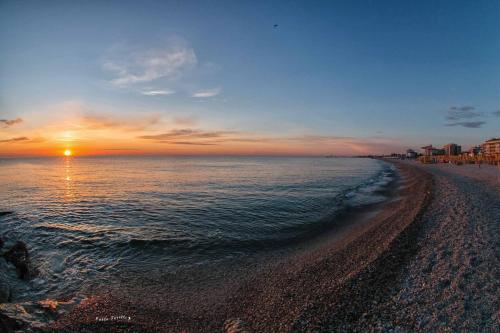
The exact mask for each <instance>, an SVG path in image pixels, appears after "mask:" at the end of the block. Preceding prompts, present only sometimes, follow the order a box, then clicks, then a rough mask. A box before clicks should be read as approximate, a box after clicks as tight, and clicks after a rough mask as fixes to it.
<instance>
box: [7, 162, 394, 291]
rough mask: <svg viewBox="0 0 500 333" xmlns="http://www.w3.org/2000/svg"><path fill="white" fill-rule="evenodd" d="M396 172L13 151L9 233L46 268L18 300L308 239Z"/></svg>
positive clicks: (366, 166)
mask: <svg viewBox="0 0 500 333" xmlns="http://www.w3.org/2000/svg"><path fill="white" fill-rule="evenodd" d="M394 176H395V175H394V170H393V168H392V167H391V165H389V164H387V163H385V162H383V161H379V160H375V159H369V158H324V157H315V158H306V157H68V158H2V159H0V211H9V212H12V213H11V214H8V215H4V216H0V237H1V238H2V239H3V240H4V241H5V242H6V245H5V246H4V249H3V250H5V249H6V248H8V246H10V245H11V244H12V243H13V242H14V241H17V240H21V241H23V242H25V243H26V244H27V246H28V248H29V251H30V257H31V262H32V264H33V266H34V267H35V268H36V271H37V275H36V276H35V277H34V278H33V279H31V280H30V281H26V282H18V283H17V285H16V291H15V292H16V293H15V295H14V296H15V299H16V300H24V299H33V298H35V299H44V298H55V299H57V298H61V297H67V296H68V295H70V294H75V293H82V292H85V290H86V289H87V288H89V286H91V285H95V284H106V283H112V281H113V280H114V279H116V278H117V277H119V276H120V275H122V274H124V273H125V272H126V273H127V274H131V272H132V274H135V273H134V272H136V274H141V272H142V274H144V272H152V271H155V270H157V269H159V268H161V269H162V270H163V271H175V270H178V269H180V268H186V267H191V266H200V265H208V264H212V265H213V264H214V263H215V264H216V263H217V262H218V261H223V260H233V261H238V260H240V259H242V258H245V257H247V256H256V255H257V256H258V255H259V253H266V252H268V251H273V250H275V249H279V248H285V247H287V246H290V245H292V244H297V243H300V242H302V241H303V240H304V239H310V238H311V237H315V235H317V234H321V233H322V232H324V231H325V230H328V228H330V226H331V225H333V224H334V222H335V219H336V218H337V217H338V216H339V214H341V213H342V212H343V211H345V210H346V209H356V208H358V207H362V206H366V205H370V204H374V203H378V202H381V201H383V200H386V197H385V196H384V195H383V194H382V191H381V189H383V188H384V187H385V186H387V185H388V184H389V183H390V182H391V181H392V180H393V179H394Z"/></svg>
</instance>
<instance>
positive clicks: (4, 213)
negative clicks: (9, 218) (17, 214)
mask: <svg viewBox="0 0 500 333" xmlns="http://www.w3.org/2000/svg"><path fill="white" fill-rule="evenodd" d="M12 213H13V212H0V216H4V215H9V214H12Z"/></svg>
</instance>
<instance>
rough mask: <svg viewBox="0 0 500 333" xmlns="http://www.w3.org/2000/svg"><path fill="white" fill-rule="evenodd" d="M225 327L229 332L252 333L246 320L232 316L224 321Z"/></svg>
mask: <svg viewBox="0 0 500 333" xmlns="http://www.w3.org/2000/svg"><path fill="white" fill-rule="evenodd" d="M224 329H225V330H226V332H227V333H251V332H252V331H251V330H250V329H249V328H248V326H247V324H246V323H245V321H244V320H242V319H238V318H231V319H228V320H226V321H225V322H224Z"/></svg>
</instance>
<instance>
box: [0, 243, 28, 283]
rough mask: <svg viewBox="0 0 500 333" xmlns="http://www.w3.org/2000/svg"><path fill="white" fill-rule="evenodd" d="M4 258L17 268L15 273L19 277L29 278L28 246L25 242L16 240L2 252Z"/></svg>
mask: <svg viewBox="0 0 500 333" xmlns="http://www.w3.org/2000/svg"><path fill="white" fill-rule="evenodd" d="M3 256H4V258H5V260H7V261H9V262H11V263H12V264H13V265H14V266H15V267H16V269H17V275H18V276H19V277H20V278H21V279H29V278H30V277H31V275H32V274H31V273H32V272H31V270H30V262H29V255H28V248H27V247H26V244H24V243H23V242H21V241H17V242H16V244H14V246H12V248H10V250H8V251H7V252H5V253H4V255H3Z"/></svg>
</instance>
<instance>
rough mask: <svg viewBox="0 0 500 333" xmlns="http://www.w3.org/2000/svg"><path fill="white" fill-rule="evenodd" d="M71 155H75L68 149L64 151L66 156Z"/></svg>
mask: <svg viewBox="0 0 500 333" xmlns="http://www.w3.org/2000/svg"><path fill="white" fill-rule="evenodd" d="M71 155H73V153H72V152H71V150H69V149H66V150H65V151H64V156H71Z"/></svg>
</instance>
